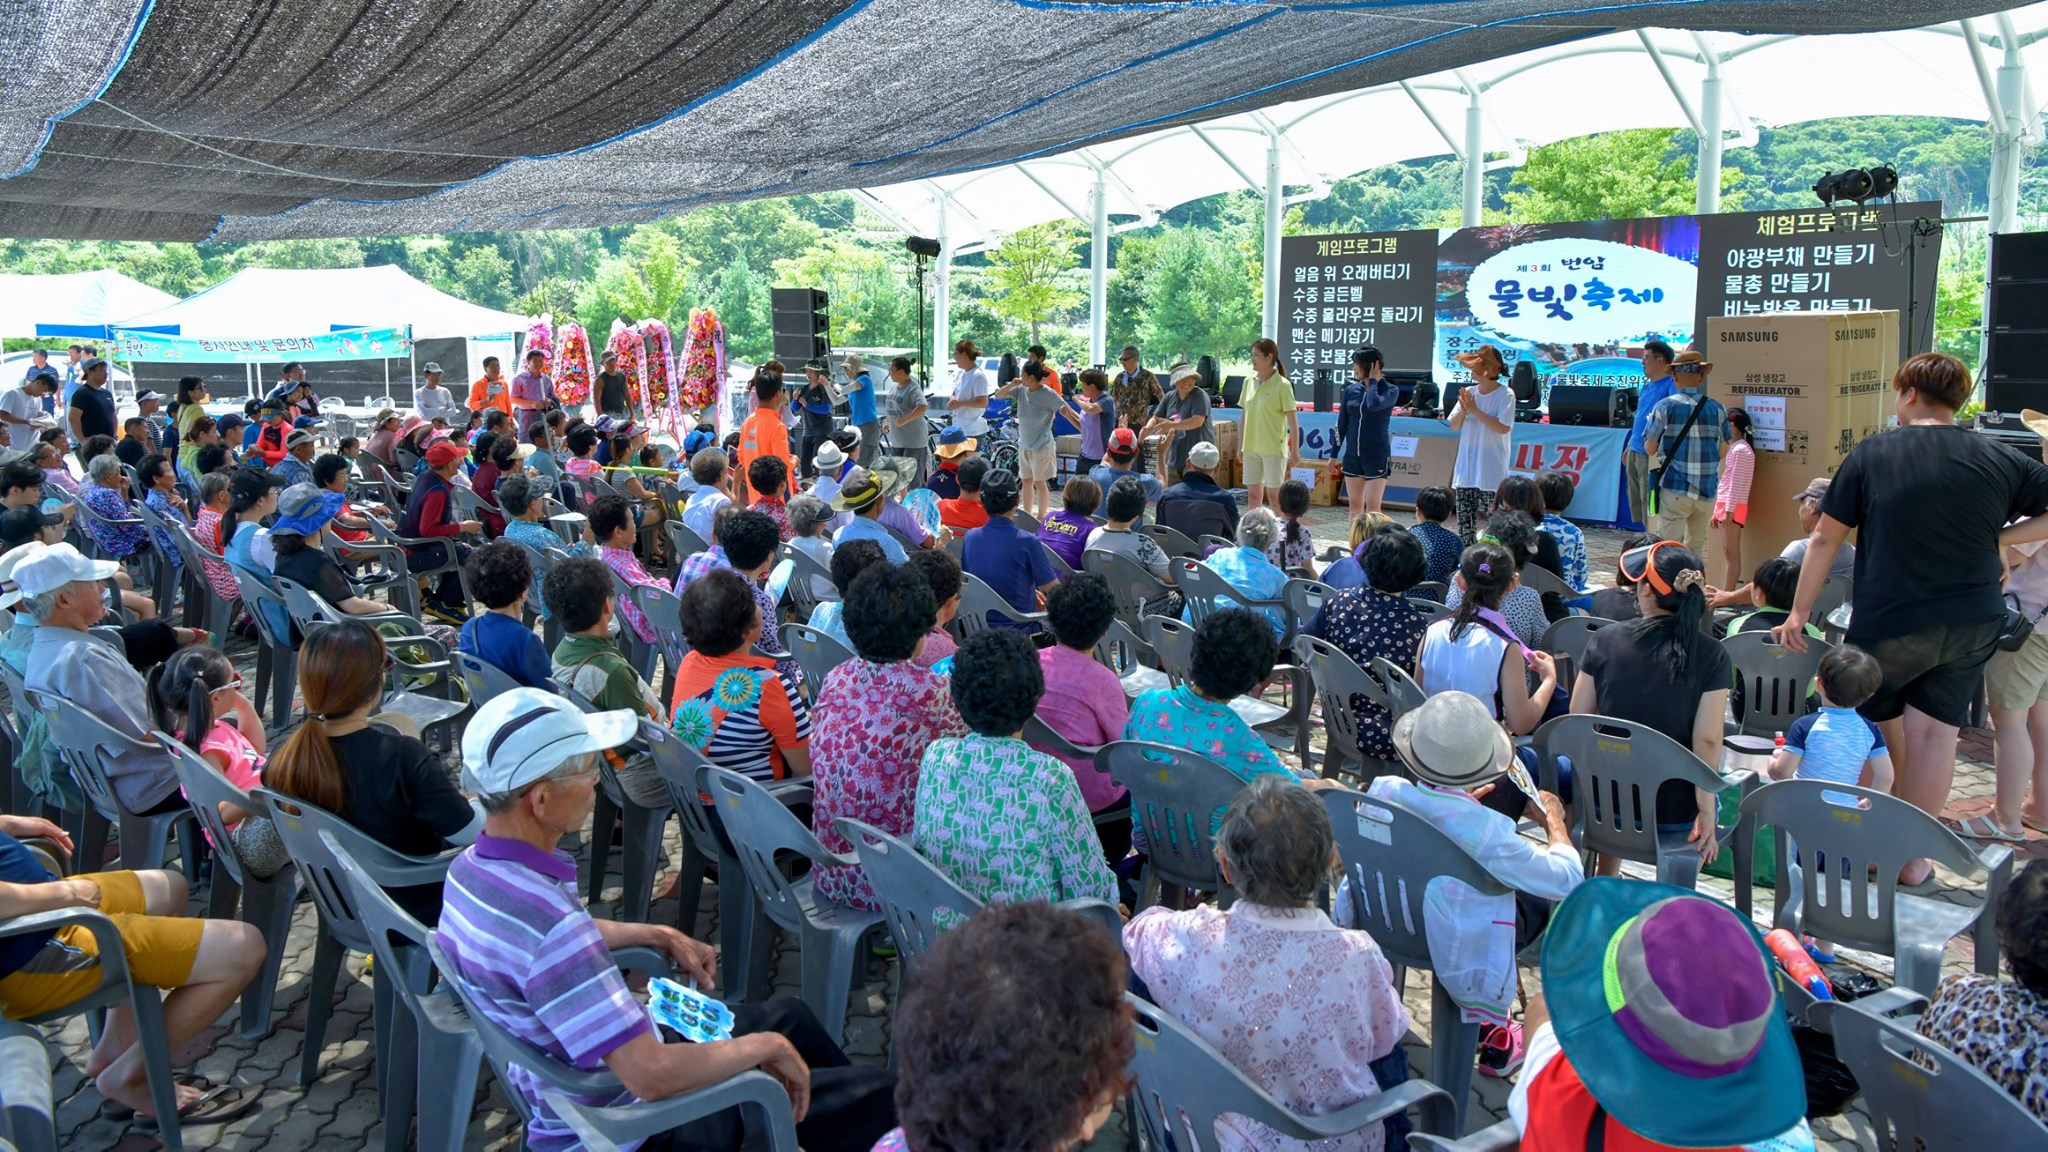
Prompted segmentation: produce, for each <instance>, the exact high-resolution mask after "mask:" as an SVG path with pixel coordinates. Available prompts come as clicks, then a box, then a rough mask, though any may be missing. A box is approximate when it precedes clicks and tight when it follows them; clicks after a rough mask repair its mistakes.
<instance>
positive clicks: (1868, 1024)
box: [1829, 1004, 2048, 1152]
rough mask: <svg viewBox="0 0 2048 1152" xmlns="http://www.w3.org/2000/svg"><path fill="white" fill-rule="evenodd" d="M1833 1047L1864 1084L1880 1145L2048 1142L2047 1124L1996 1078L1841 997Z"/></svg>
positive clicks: (1931, 1147)
mask: <svg viewBox="0 0 2048 1152" xmlns="http://www.w3.org/2000/svg"><path fill="white" fill-rule="evenodd" d="M1829 1019H1830V1021H1831V1023H1832V1024H1833V1027H1834V1035H1835V1052H1836V1054H1837V1055H1838V1056H1840V1057H1841V1059H1842V1062H1843V1063H1845V1064H1847V1065H1848V1066H1849V1071H1851V1072H1853V1073H1855V1074H1856V1082H1857V1084H1858V1085H1860V1086H1861V1087H1862V1089H1863V1101H1864V1105H1865V1107H1867V1108H1868V1109H1869V1110H1870V1126H1871V1129H1872V1131H1873V1132H1874V1134H1875V1135H1876V1138H1877V1146H1878V1147H1880V1148H1891V1147H1898V1148H1918V1149H1923V1150H1924V1152H1978V1150H1979V1149H1986V1148H2015V1149H2017V1148H2041V1147H2048V1128H2044V1127H2043V1126H2042V1123H2041V1121H2040V1120H2038V1119H2036V1118H2035V1117H2034V1114H2033V1113H2032V1112H2029V1111H2028V1110H2027V1107H2026V1105H2024V1104H2022V1103H2020V1102H2019V1100H2017V1099H2015V1098H2014V1097H2013V1096H2012V1094H2011V1093H2009V1092H2007V1091H2006V1090H2005V1088H2004V1087H2003V1086H2002V1085H2000V1084H1999V1083H1998V1082H1997V1081H1996V1080H1993V1079H1991V1077H1989V1076H1986V1075H1985V1074H1984V1073H1983V1072H1982V1071H1980V1070H1978V1069H1977V1068H1976V1067H1974V1066H1973V1065H1971V1064H1970V1063H1968V1062H1967V1061H1965V1060H1964V1059H1963V1058H1962V1057H1960V1056H1957V1055H1956V1054H1955V1053H1953V1052H1950V1051H1949V1050H1948V1049H1946V1048H1944V1047H1942V1046H1941V1045H1939V1044H1937V1043H1935V1042H1934V1041H1932V1040H1929V1039H1927V1038H1926V1037H1924V1036H1921V1035H1920V1034H1919V1033H1917V1032H1914V1031H1913V1030H1912V1029H1910V1028H1907V1027H1905V1026H1903V1025H1902V1024H1900V1023H1899V1022H1897V1021H1894V1020H1887V1019H1885V1018H1883V1017H1881V1016H1877V1015H1873V1014H1872V1013H1869V1012H1865V1011H1862V1010H1860V1009H1859V1008H1858V1007H1857V1006H1856V1005H1854V1004H1844V1005H1842V1006H1841V1007H1839V1008H1838V1009H1836V1010H1835V1012H1834V1014H1833V1015H1832V1016H1831V1017H1830V1018H1829Z"/></svg>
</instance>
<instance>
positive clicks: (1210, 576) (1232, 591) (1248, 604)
mask: <svg viewBox="0 0 2048 1152" xmlns="http://www.w3.org/2000/svg"><path fill="white" fill-rule="evenodd" d="M1167 568H1168V571H1171V572H1172V573H1173V582H1174V584H1175V586H1177V587H1178V588H1179V589H1180V590H1181V592H1182V593H1184V594H1185V595H1186V596H1187V602H1188V615H1189V616H1191V617H1193V623H1194V624H1195V626H1196V627H1200V626H1201V624H1202V622H1203V621H1205V620H1207V619H1208V618H1209V614H1210V613H1211V612H1218V611H1221V610H1222V609H1225V608H1249V609H1251V610H1252V611H1254V612H1257V613H1259V614H1260V615H1264V614H1265V613H1266V612H1268V611H1275V612H1279V613H1280V614H1281V615H1282V616H1285V617H1287V619H1288V621H1289V624H1288V627H1287V635H1286V636H1283V637H1282V638H1281V643H1282V645H1283V646H1285V645H1286V644H1287V643H1288V642H1290V641H1291V640H1292V639H1293V634H1294V631H1295V628H1296V627H1298V622H1296V621H1294V619H1293V614H1292V613H1290V612H1289V611H1288V609H1287V601H1286V600H1285V599H1284V598H1281V597H1274V598H1272V599H1268V600H1254V599H1252V598H1251V597H1249V596H1247V595H1245V594H1244V593H1243V592H1240V591H1238V590H1237V589H1236V588H1235V587H1234V586H1232V585H1231V583H1230V581H1228V580H1225V579H1224V578H1223V577H1222V575H1221V574H1220V573H1218V572H1217V571H1216V570H1215V569H1214V568H1211V567H1209V566H1208V565H1207V564H1204V563H1203V562H1201V561H1200V560H1195V559H1192V558H1187V557H1183V558H1181V559H1179V560H1174V561H1172V562H1171V563H1170V564H1168V566H1167Z"/></svg>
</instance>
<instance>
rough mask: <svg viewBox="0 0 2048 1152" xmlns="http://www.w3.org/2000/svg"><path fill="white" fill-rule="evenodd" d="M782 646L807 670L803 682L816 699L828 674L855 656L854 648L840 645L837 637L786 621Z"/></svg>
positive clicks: (808, 626)
mask: <svg viewBox="0 0 2048 1152" xmlns="http://www.w3.org/2000/svg"><path fill="white" fill-rule="evenodd" d="M782 647H783V650H784V651H786V652H788V653H789V654H790V655H792V656H794V657H796V662H797V665H798V666H799V667H801V668H802V669H803V670H804V684H805V685H806V686H808V687H809V689H810V694H811V699H813V700H816V699H817V698H818V692H819V690H820V689H822V688H823V687H824V684H825V674H826V673H828V672H830V671H832V670H833V669H834V668H837V667H839V666H840V665H841V664H844V663H846V662H847V661H848V660H851V659H853V658H854V652H853V650H852V649H851V648H848V647H847V646H846V645H844V644H841V643H840V642H839V638H838V637H836V636H833V635H831V634H830V633H827V632H820V631H819V630H817V629H816V628H813V627H811V626H810V625H808V624H796V623H789V624H784V625H783V626H782Z"/></svg>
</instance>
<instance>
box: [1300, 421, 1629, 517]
mask: <svg viewBox="0 0 2048 1152" xmlns="http://www.w3.org/2000/svg"><path fill="white" fill-rule="evenodd" d="M1297 418H1298V419H1299V420H1300V421H1301V442H1302V443H1301V458H1302V459H1303V460H1328V459H1330V458H1331V457H1332V455H1333V452H1334V448H1335V442H1336V431H1337V414H1336V413H1335V412H1302V413H1299V414H1298V417H1297ZM1391 431H1392V433H1393V458H1392V464H1393V474H1392V475H1391V476H1389V477H1388V479H1387V491H1386V498H1387V500H1388V501H1389V502H1390V503H1394V504H1413V503H1414V502H1415V493H1416V492H1418V491H1420V490H1421V489H1424V488H1427V487H1429V486H1430V485H1433V484H1442V485H1448V484H1450V482H1451V465H1452V464H1453V462H1454V461H1455V460H1456V458H1457V455H1458V434H1457V433H1456V432H1453V431H1451V428H1450V425H1448V424H1445V423H1444V422H1443V421H1442V420H1428V419H1421V418H1418V417H1413V416H1396V417H1394V418H1393V420H1392V421H1391ZM1627 444H1628V429H1626V428H1590V427H1580V426H1577V425H1565V424H1516V425H1515V426H1514V431H1513V434H1512V435H1511V436H1510V438H1509V441H1508V450H1509V453H1510V454H1509V456H1508V468H1509V470H1510V471H1513V472H1516V473H1519V474H1522V475H1533V474H1535V473H1537V472H1562V473H1564V474H1565V475H1567V476H1570V477H1571V478H1572V483H1573V484H1575V485H1577V490H1576V491H1575V492H1573V494H1572V504H1571V507H1570V508H1568V509H1566V510H1565V514H1566V515H1568V516H1569V517H1571V518H1572V519H1573V520H1591V521H1598V522H1600V523H1606V524H1611V523H1614V522H1616V521H1618V520H1619V519H1620V518H1621V506H1622V503H1623V501H1622V490H1621V481H1622V470H1621V451H1622V449H1623V448H1624V447H1626V446H1627Z"/></svg>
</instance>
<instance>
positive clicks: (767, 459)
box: [747, 456, 789, 498]
mask: <svg viewBox="0 0 2048 1152" xmlns="http://www.w3.org/2000/svg"><path fill="white" fill-rule="evenodd" d="M747 483H748V484H749V485H750V486H752V488H753V489H754V494H755V495H756V496H769V497H777V498H779V497H781V495H782V486H783V485H784V484H787V483H789V465H787V464H784V463H783V462H782V457H780V456H762V457H759V458H757V459H755V460H754V462H753V463H751V464H749V465H747Z"/></svg>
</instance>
